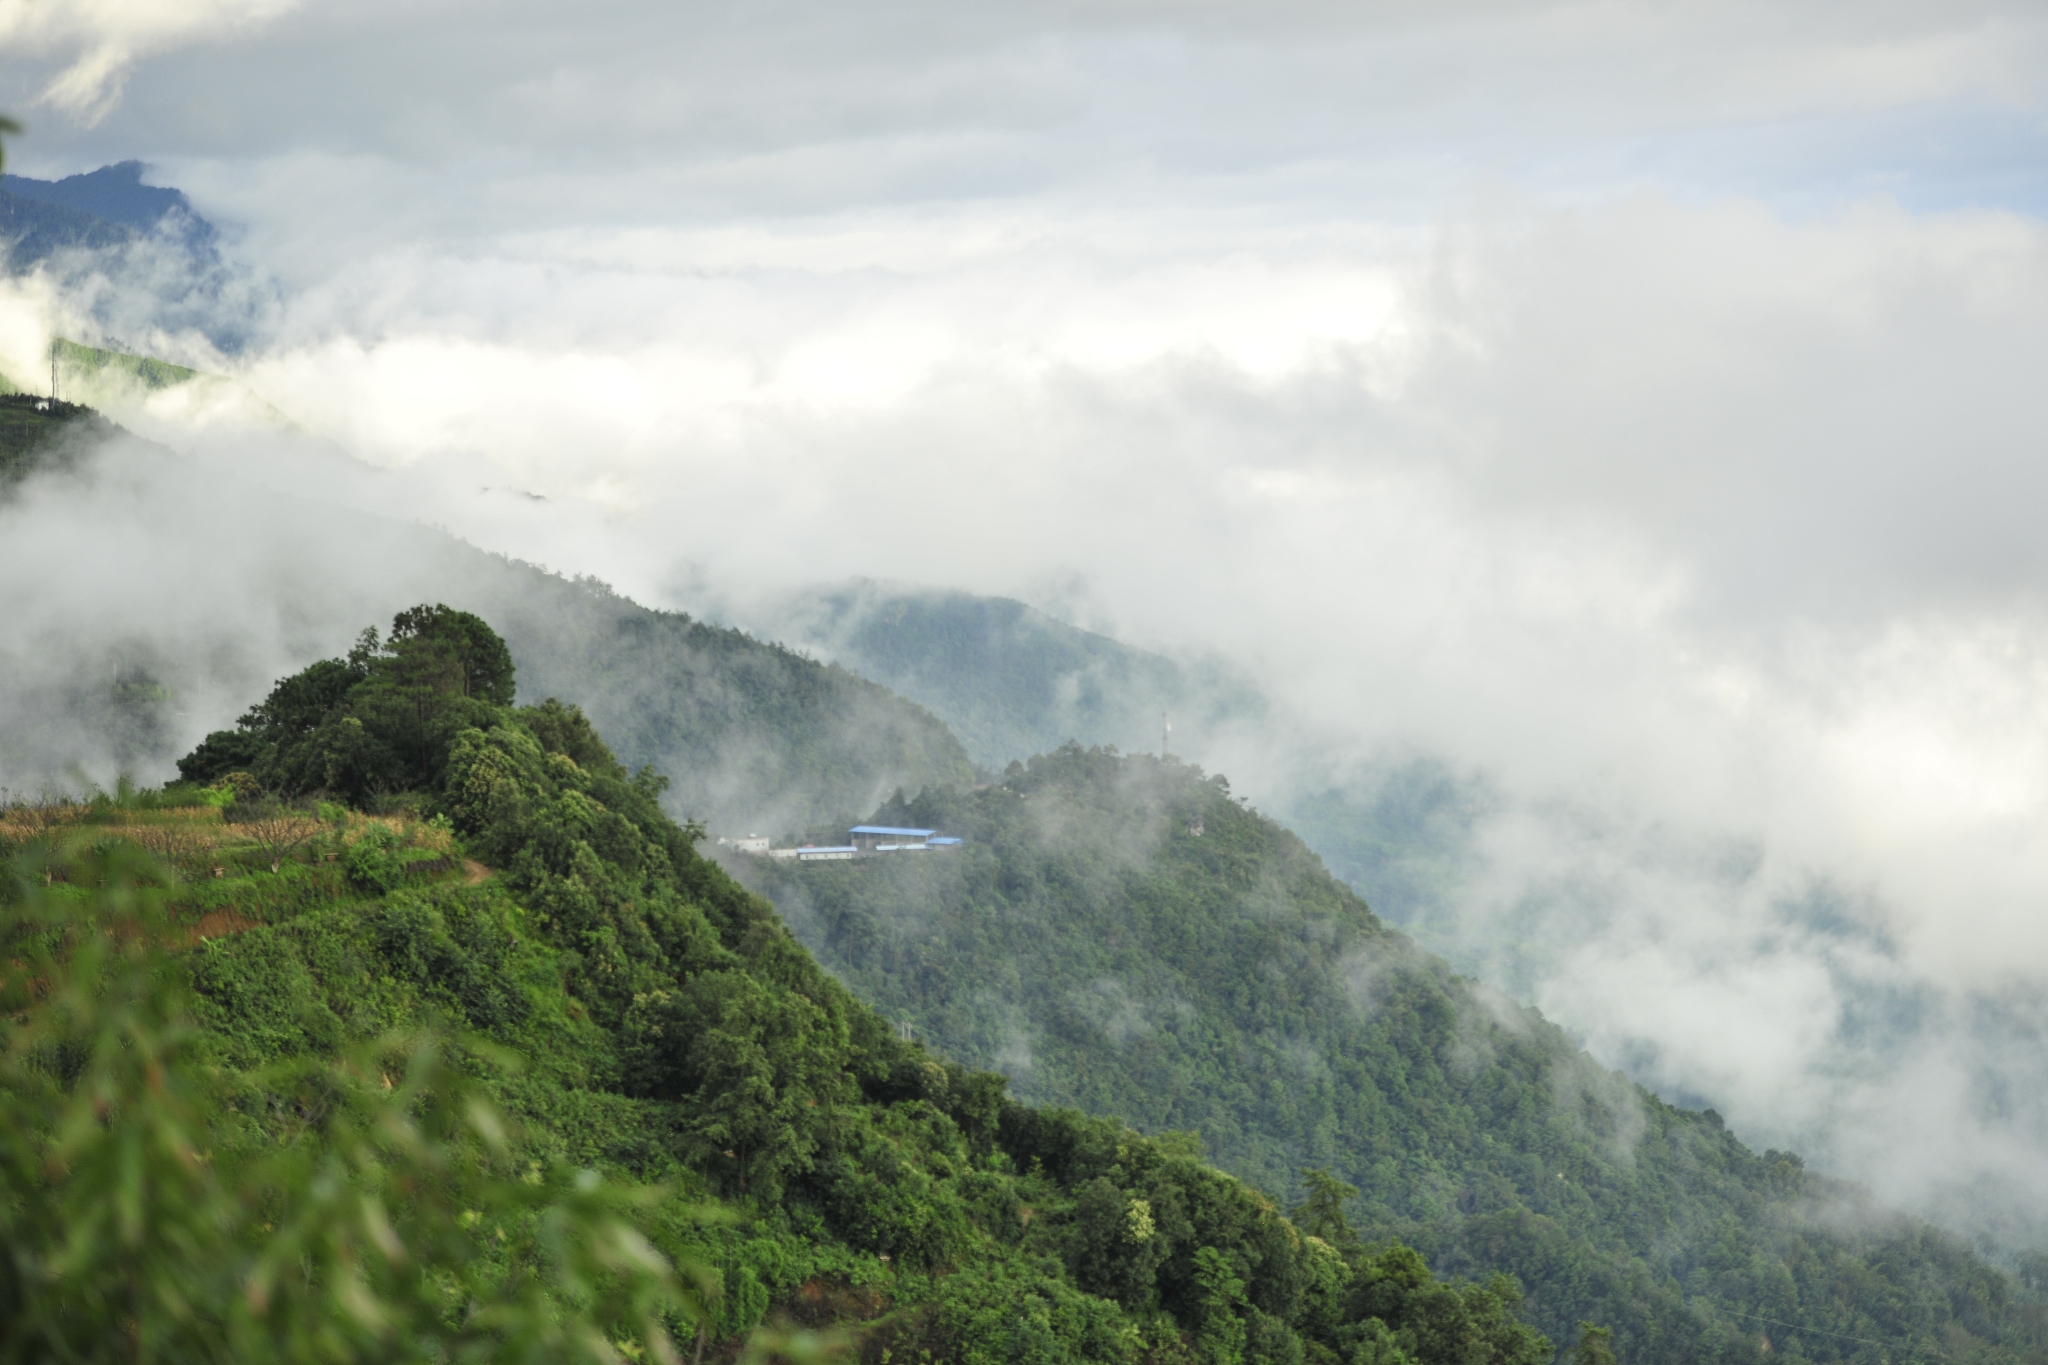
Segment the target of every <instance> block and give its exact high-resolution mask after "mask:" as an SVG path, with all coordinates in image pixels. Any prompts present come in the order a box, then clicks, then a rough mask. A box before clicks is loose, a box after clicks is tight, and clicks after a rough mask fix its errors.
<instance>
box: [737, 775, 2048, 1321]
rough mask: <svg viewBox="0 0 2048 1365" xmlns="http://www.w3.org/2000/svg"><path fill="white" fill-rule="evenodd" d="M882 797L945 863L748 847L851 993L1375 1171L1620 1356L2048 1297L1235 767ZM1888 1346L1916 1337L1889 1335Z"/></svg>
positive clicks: (1486, 1269) (1099, 1107) (1255, 1150)
mask: <svg viewBox="0 0 2048 1365" xmlns="http://www.w3.org/2000/svg"><path fill="white" fill-rule="evenodd" d="M874 819H875V820H876V821H877V822H878V823H885V824H898V825H915V826H921V827H922V826H930V827H936V828H942V829H945V830H946V831H947V832H949V833H952V834H957V835H963V836H965V837H966V844H965V846H964V847H963V848H962V849H961V850H959V851H957V852H955V853H949V854H946V855H943V856H938V857H932V856H922V857H914V858H913V857H901V856H899V857H894V858H876V859H870V860H867V861H863V862H859V863H853V864H836V865H835V864H802V865H798V864H785V863H778V862H773V861H770V860H766V859H757V858H746V857H734V858H732V859H730V860H729V865H730V866H732V867H733V868H734V870H735V871H736V872H737V873H738V875H740V876H742V877H743V878H745V879H746V880H747V881H748V882H749V884H750V885H752V886H754V887H755V888H756V889H758V890H760V891H762V892H763V893H764V894H766V895H768V896H769V897H770V898H771V899H773V900H774V901H775V902H776V904H777V905H778V906H779V907H780V909H781V911H782V913H783V915H784V916H785V917H786V918H787V919H788V920H789V922H790V923H791V925H792V927H793V928H794V930H795V931H796V932H797V934H798V935H799V937H801V938H803V939H804V941H805V942H806V943H807V944H809V945H810V947H811V948H812V951H813V952H815V953H816V954H817V956H818V957H819V959H820V960H821V961H822V962H823V963H824V964H825V965H826V966H827V967H828V968H829V969H830V970H831V971H832V972H833V973H834V974H835V975H837V976H838V977H839V978H840V979H841V980H843V981H845V982H846V983H847V984H848V985H849V986H850V987H851V988H852V989H853V990H854V991H855V992H856V993H857V994H858V995H860V996H861V997H862V998H863V999H865V1000H868V1001H870V1002H872V1003H873V1004H875V1005H876V1006H877V1007H878V1008H880V1009H881V1010H882V1011H883V1012H884V1013H885V1014H887V1015H888V1016H889V1017H891V1018H893V1019H898V1020H903V1021H908V1022H911V1023H912V1024H913V1025H914V1026H915V1028H916V1030H917V1032H918V1034H919V1035H920V1036H921V1037H923V1038H924V1039H926V1040H928V1041H930V1042H931V1043H932V1044H933V1045H934V1046H935V1047H936V1048H937V1049H938V1050H939V1051H941V1052H943V1053H945V1054H946V1055H948V1056H951V1057H955V1058H958V1059H959V1060H961V1061H963V1062H965V1063H967V1064H969V1065H972V1066H979V1067H992V1068H999V1069H1001V1070H1004V1071H1006V1072H1007V1073H1008V1074H1009V1075H1010V1076H1011V1078H1012V1082H1013V1085H1014V1087H1015V1089H1016V1091H1017V1092H1018V1094H1019V1095H1020V1096H1021V1097H1022V1098H1025V1099H1027V1100H1030V1101H1032V1102H1035V1103H1039V1104H1055V1105H1070V1106H1074V1107H1077V1108H1080V1109H1084V1110H1087V1111H1089V1112H1092V1113H1098V1114H1107V1115H1114V1116H1116V1117H1119V1118H1121V1119H1124V1120H1125V1121H1127V1122H1129V1123H1131V1124H1133V1125H1134V1126H1135V1127H1137V1128H1139V1129H1140V1130H1142V1131H1145V1132H1153V1133H1157V1132H1165V1131H1170V1130H1191V1131H1196V1132H1199V1134H1200V1135H1201V1139H1202V1141H1203V1143H1204V1145H1205V1146H1206V1148H1207V1150H1208V1152H1209V1153H1210V1155H1211V1156H1212V1157H1213V1159H1215V1160H1216V1161H1217V1163H1218V1164H1219V1165H1220V1166H1222V1167H1223V1168H1224V1169H1226V1170H1229V1171H1232V1172H1233V1173H1235V1174H1237V1175H1240V1176H1242V1177H1244V1178H1245V1179H1247V1180H1249V1181H1251V1182H1252V1183H1253V1184H1255V1185H1258V1186H1260V1187H1262V1188H1266V1189H1270V1190H1273V1191H1275V1192H1294V1193H1302V1192H1304V1190H1305V1188H1306V1192H1309V1193H1312V1192H1313V1187H1303V1186H1302V1185H1301V1172H1302V1171H1303V1170H1304V1169H1305V1168H1309V1169H1315V1168H1326V1169H1328V1170H1329V1171H1331V1172H1333V1173H1334V1177H1335V1178H1339V1179H1341V1180H1343V1181H1345V1182H1348V1183H1349V1184H1350V1185H1352V1186H1355V1187H1356V1188H1357V1190H1358V1191H1359V1193H1358V1197H1357V1201H1356V1204H1355V1205H1354V1206H1353V1216H1354V1217H1355V1218H1356V1219H1357V1220H1358V1222H1359V1224H1360V1227H1361V1230H1362V1233H1363V1235H1365V1236H1367V1237H1399V1238H1401V1239H1403V1240H1405V1241H1407V1242H1409V1243H1410V1244H1412V1245H1414V1246H1416V1247H1419V1248H1421V1249H1423V1250H1425V1251H1426V1252H1428V1254H1429V1255H1430V1257H1431V1259H1432V1261H1433V1262H1434V1263H1435V1265H1436V1266H1437V1268H1438V1269H1439V1270H1443V1271H1451V1272H1455V1273H1467V1274H1487V1273H1492V1272H1494V1271H1508V1272H1512V1273H1513V1274H1514V1275H1515V1276H1517V1277H1518V1279H1519V1281H1520V1283H1521V1285H1522V1286H1523V1288H1524V1290H1525V1291H1526V1292H1527V1293H1528V1295H1529V1308H1530V1311H1531V1314H1532V1316H1533V1318H1534V1320H1535V1321H1536V1322H1537V1323H1538V1324H1539V1325H1540V1326H1542V1327H1543V1328H1544V1329H1545V1330H1547V1331H1549V1332H1551V1333H1552V1334H1553V1335H1554V1336H1558V1337H1560V1338H1568V1336H1569V1334H1570V1333H1571V1332H1572V1331H1573V1330H1574V1328H1575V1325H1576V1323H1577V1322H1578V1321H1579V1320H1580V1319H1582V1318H1591V1319H1595V1320H1598V1321H1601V1322H1603V1323H1606V1324H1609V1325H1610V1326H1611V1327H1612V1329H1613V1341H1614V1345H1615V1347H1616V1349H1617V1350H1618V1351H1619V1352H1620V1354H1621V1357H1622V1358H1623V1359H1625V1360H1645V1361H1650V1360H1654V1361H1660V1362H1674V1361H1740V1360H1756V1359H1760V1358H1761V1357H1762V1354H1763V1353H1764V1351H1765V1350H1766V1349H1767V1348H1766V1346H1765V1345H1764V1343H1765V1341H1766V1340H1767V1339H1768V1340H1769V1341H1770V1342H1771V1343H1772V1345H1771V1347H1770V1348H1768V1349H1770V1350H1772V1351H1774V1352H1775V1354H1777V1355H1779V1356H1784V1357H1792V1356H1795V1355H1796V1356H1797V1357H1799V1358H1804V1359H1812V1360H1861V1359H1865V1358H1866V1357H1867V1358H1869V1359H1873V1360H1874V1359H1877V1358H1878V1357H1877V1356H1876V1355H1871V1354H1869V1352H1870V1351H1872V1350H1876V1349H1878V1348H1875V1347H1870V1346H1868V1345H1867V1344H1858V1343H1859V1341H1860V1342H1864V1343H1869V1342H1877V1343H1882V1344H1883V1350H1884V1351H1893V1352H1901V1353H1903V1352H1908V1351H1910V1352H1917V1353H1919V1356H1916V1357H1914V1358H1921V1357H1924V1358H1928V1359H1933V1358H1985V1359H1994V1358H2010V1359H2033V1358H2039V1357H2040V1356H2041V1355H2042V1354H2043V1353H2044V1352H2048V1313H2044V1306H2043V1303H2042V1301H2041V1299H2040V1297H2039V1296H2037V1295H2035V1296H2030V1295H2027V1294H2025V1293H2023V1292H2021V1291H2019V1290H2017V1288H2016V1287H2015V1286H2014V1284H2013V1283H2012V1281H2010V1280H2009V1279H2007V1278H2006V1276H2004V1275H2003V1274H2001V1273H2000V1272H1999V1271H1997V1270H1996V1269H1994V1268H1992V1267H1991V1266H1989V1265H1986V1264H1985V1263H1984V1262H1982V1261H1981V1260H1979V1259H1978V1258H1977V1256H1976V1255H1975V1254H1974V1253H1973V1252H1972V1251H1971V1250H1970V1248H1968V1247H1967V1246H1966V1245H1964V1244H1962V1243H1961V1242H1960V1241H1959V1240H1957V1239H1955V1238H1952V1237H1949V1236H1947V1235H1946V1234H1943V1233H1941V1232H1940V1231H1938V1230H1936V1229H1935V1228H1933V1227H1930V1226H1928V1225H1926V1224H1924V1223H1920V1222H1916V1221H1913V1220H1908V1219H1904V1218H1896V1217H1893V1216H1891V1215H1888V1214H1886V1213H1884V1212H1883V1211H1881V1210H1878V1209H1875V1208H1872V1207H1871V1206H1870V1205H1869V1201H1868V1200H1867V1197H1865V1196H1864V1195H1862V1194H1861V1192H1860V1191H1858V1190H1855V1189H1853V1188H1851V1187H1848V1186H1845V1185H1843V1184H1841V1183H1839V1182H1834V1181H1830V1180H1827V1179H1825V1178H1823V1177H1821V1176H1819V1175H1817V1174H1815V1173H1813V1172H1809V1171H1807V1170H1805V1169H1804V1167H1803V1165H1802V1163H1801V1162H1800V1160H1799V1158H1798V1157H1796V1156H1794V1155H1791V1154H1788V1153H1780V1152H1767V1153H1764V1154H1762V1155H1759V1154H1757V1153H1754V1152H1752V1151H1750V1150H1748V1149H1747V1148H1745V1147H1744V1146H1743V1145H1742V1144H1741V1143H1740V1142H1739V1141H1737V1140H1736V1138H1735V1137H1734V1136H1733V1135H1732V1134H1731V1133H1729V1132H1728V1131H1726V1129H1725V1128H1724V1127H1723V1125H1722V1123H1721V1121H1720V1119H1719V1117H1718V1116H1717V1115H1715V1114H1714V1113H1713V1112H1712V1111H1711V1110H1708V1111H1705V1112H1689V1111H1685V1110H1680V1109H1675V1108H1673V1107H1672V1106H1670V1105H1667V1104H1664V1103H1663V1102H1661V1101H1659V1100H1658V1099H1657V1098H1656V1097H1655V1096H1653V1095H1651V1094H1649V1093H1648V1092H1646V1091H1644V1090H1642V1089H1641V1088H1640V1087H1637V1086H1635V1085H1633V1084H1632V1083H1630V1082H1629V1081H1627V1080H1626V1079H1625V1078H1623V1077H1622V1076H1620V1075H1618V1074H1615V1073H1611V1072H1609V1071H1607V1070H1606V1069H1604V1068H1602V1067H1600V1066H1598V1065H1597V1064H1595V1063H1594V1062H1593V1061H1592V1060H1591V1059H1590V1058H1588V1057H1587V1056H1586V1055H1585V1054H1584V1053H1582V1052H1581V1051H1580V1050H1579V1049H1578V1048H1576V1047H1575V1046H1574V1045H1573V1044H1572V1043H1571V1041H1570V1040H1569V1039H1568V1038H1566V1037H1565V1036H1564V1034H1563V1033H1562V1032H1560V1031H1559V1030H1558V1029H1557V1028H1555V1027H1554V1026H1552V1025H1551V1024H1549V1023H1548V1022H1546V1021H1545V1020H1544V1019H1543V1018H1542V1017H1541V1016H1540V1015H1538V1014H1537V1013H1536V1012H1534V1011H1533V1010H1527V1009H1524V1008H1521V1007H1519V1006H1517V1005H1515V1004H1514V1003H1513V1002H1511V1001H1509V1000H1506V999H1505V998H1502V997H1500V996H1498V995H1497V994H1495V993H1492V992H1490V991H1488V990H1487V989H1486V988H1484V987H1482V986H1480V985H1478V984H1477V983H1475V982H1472V981H1470V980H1467V979H1464V978H1461V977H1459V976H1457V975H1456V974H1454V973H1453V972H1451V971H1450V970H1449V968H1447V967H1446V966H1445V965H1444V964H1443V963H1442V962H1441V961H1440V960H1438V959H1436V958H1434V957H1432V956H1430V955H1428V954H1426V953H1423V952H1421V951H1419V950H1418V949H1417V948H1416V947H1415V946H1414V944H1413V943H1411V942H1410V941H1409V940H1408V939H1406V938H1405V937H1404V936H1402V935H1401V934H1399V933H1397V932H1394V931H1392V930H1389V929H1388V928H1387V927H1386V926H1384V925H1383V924H1381V922H1380V921H1379V920H1378V919H1377V917H1376V916H1374V915H1373V914H1372V912H1371V911H1370V910H1368V908H1367V907H1366V905H1365V904H1364V902H1362V901H1361V900H1360V899H1359V898H1358V897H1357V896H1356V895H1354V894H1353V893H1352V892H1351V891H1350V889H1349V888H1347V887H1345V886H1344V885H1342V884H1341V883H1339V882H1337V881H1336V880H1335V879H1333V878H1332V877H1331V876H1330V875H1329V874H1328V872H1327V871H1326V870H1325V869H1324V867H1323V865H1322V864H1321V862H1320V861H1319V860H1318V859H1317V858H1316V856H1315V855H1314V854H1313V853H1312V852H1311V851H1310V850H1309V849H1308V848H1307V847H1306V846H1305V845H1303V844H1302V842H1301V841H1300V840H1299V839H1297V838H1295V837H1294V836H1293V835H1292V834H1290V833H1288V832H1287V831H1286V830H1284V829H1282V828H1280V827H1279V826H1278V825H1276V824H1274V823H1273V822H1272V821H1270V820H1268V819H1265V818H1264V817H1262V816H1260V815H1259V814H1258V813H1256V812H1255V811H1253V810H1251V809H1249V808H1248V807H1247V806H1246V805H1244V804H1243V803H1242V802H1241V801H1239V800H1237V799H1234V798H1233V797H1232V795H1231V794H1230V791H1229V787H1228V784H1227V782H1225V781H1224V780H1223V779H1222V778H1220V777H1208V776H1206V775H1205V774H1203V773H1202V772H1201V771H1200V770H1199V769H1196V768H1194V767H1192V766H1188V765H1183V764H1179V763H1174V762H1162V761H1160V760H1159V759H1157V758H1154V757H1151V756H1142V755H1141V756H1122V755H1118V754H1116V753H1114V752H1112V751H1108V750H1103V749H1086V750H1084V749H1081V748H1079V747H1078V746H1069V747H1067V748H1064V749H1062V750H1060V751H1058V752H1056V753H1052V754H1048V755H1043V756H1041V757H1038V758H1034V759H1033V760H1031V762H1030V763H1029V764H1014V765H1012V766H1011V768H1010V769H1009V771H1008V772H1007V773H1006V774H1005V775H1004V777H1003V780H1002V781H1000V782H999V783H996V784H993V785H990V786H988V787H986V788H983V789H979V790H972V791H955V790H928V791H926V792H925V793H923V794H922V795H921V796H919V797H916V798H914V799H908V800H898V801H894V802H891V803H889V804H888V805H885V806H884V807H883V808H882V809H881V810H880V811H878V812H877V813H876V815H875V816H874ZM1894 1358H1902V1357H1900V1356H1895V1357H1894Z"/></svg>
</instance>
